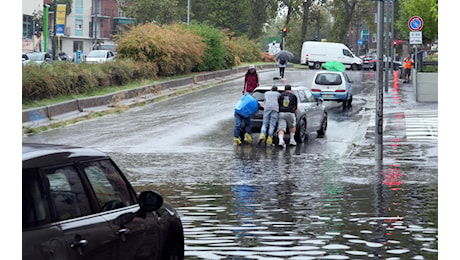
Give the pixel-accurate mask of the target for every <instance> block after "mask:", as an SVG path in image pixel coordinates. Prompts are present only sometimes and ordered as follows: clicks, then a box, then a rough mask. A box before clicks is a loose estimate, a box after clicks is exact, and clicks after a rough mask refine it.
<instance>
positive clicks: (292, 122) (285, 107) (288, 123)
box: [278, 85, 297, 147]
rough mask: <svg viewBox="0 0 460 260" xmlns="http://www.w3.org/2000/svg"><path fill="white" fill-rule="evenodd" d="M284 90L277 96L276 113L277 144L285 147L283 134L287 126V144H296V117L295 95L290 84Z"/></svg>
mask: <svg viewBox="0 0 460 260" xmlns="http://www.w3.org/2000/svg"><path fill="white" fill-rule="evenodd" d="M284 90H285V91H284V92H283V93H281V95H280V97H279V98H278V104H279V115H278V138H279V145H280V146H282V147H285V146H286V144H285V142H284V134H285V133H286V129H287V128H289V137H290V138H289V145H292V146H295V145H297V143H296V141H295V139H294V137H295V128H296V117H295V113H296V111H297V97H296V95H294V94H293V93H292V89H291V85H286V86H285V87H284Z"/></svg>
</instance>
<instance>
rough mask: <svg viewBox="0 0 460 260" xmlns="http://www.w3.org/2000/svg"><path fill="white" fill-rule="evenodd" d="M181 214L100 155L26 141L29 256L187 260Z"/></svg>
mask: <svg viewBox="0 0 460 260" xmlns="http://www.w3.org/2000/svg"><path fill="white" fill-rule="evenodd" d="M183 258H184V235H183V229H182V223H181V220H180V218H179V216H178V213H177V212H176V210H175V209H174V208H173V207H172V206H171V205H169V204H168V203H166V202H163V198H162V196H161V195H160V194H158V193H156V192H154V191H143V192H141V193H140V194H139V196H137V194H136V192H135V191H134V189H133V188H132V186H131V185H130V183H129V182H128V180H127V179H126V177H125V176H124V175H123V173H122V172H121V170H120V169H119V168H118V167H117V165H116V164H115V163H114V162H113V161H112V160H111V159H110V157H109V156H108V155H106V154H104V153H103V152H100V151H98V150H94V149H89V148H82V147H71V146H65V145H50V144H31V143H23V144H22V259H34V260H39V259H183Z"/></svg>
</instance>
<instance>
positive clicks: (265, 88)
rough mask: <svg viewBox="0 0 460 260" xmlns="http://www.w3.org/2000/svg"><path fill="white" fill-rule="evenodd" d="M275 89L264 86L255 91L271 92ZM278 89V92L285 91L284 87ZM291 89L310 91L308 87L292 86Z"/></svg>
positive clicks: (270, 86)
mask: <svg viewBox="0 0 460 260" xmlns="http://www.w3.org/2000/svg"><path fill="white" fill-rule="evenodd" d="M272 87H273V85H263V86H258V87H257V88H256V89H255V90H254V91H257V90H262V91H268V90H271V89H272ZM276 87H278V91H284V86H276ZM291 88H292V90H300V89H303V90H305V89H306V90H308V88H307V87H305V86H295V85H291Z"/></svg>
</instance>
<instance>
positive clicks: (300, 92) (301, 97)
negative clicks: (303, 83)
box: [297, 90, 307, 103]
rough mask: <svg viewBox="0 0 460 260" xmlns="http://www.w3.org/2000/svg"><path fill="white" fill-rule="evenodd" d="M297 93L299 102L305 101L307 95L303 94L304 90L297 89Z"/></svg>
mask: <svg viewBox="0 0 460 260" xmlns="http://www.w3.org/2000/svg"><path fill="white" fill-rule="evenodd" d="M297 94H298V96H299V102H300V103H304V102H307V97H306V96H305V91H303V90H299V91H297Z"/></svg>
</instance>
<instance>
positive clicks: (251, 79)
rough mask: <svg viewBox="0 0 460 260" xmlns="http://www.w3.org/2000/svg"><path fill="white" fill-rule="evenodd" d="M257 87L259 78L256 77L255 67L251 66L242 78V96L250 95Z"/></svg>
mask: <svg viewBox="0 0 460 260" xmlns="http://www.w3.org/2000/svg"><path fill="white" fill-rule="evenodd" d="M258 86H259V76H258V75H257V71H256V66H254V65H252V64H251V65H249V68H248V71H247V72H246V75H245V76H244V86H243V95H244V94H246V93H252V92H253V91H254V89H255V88H257V87H258Z"/></svg>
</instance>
